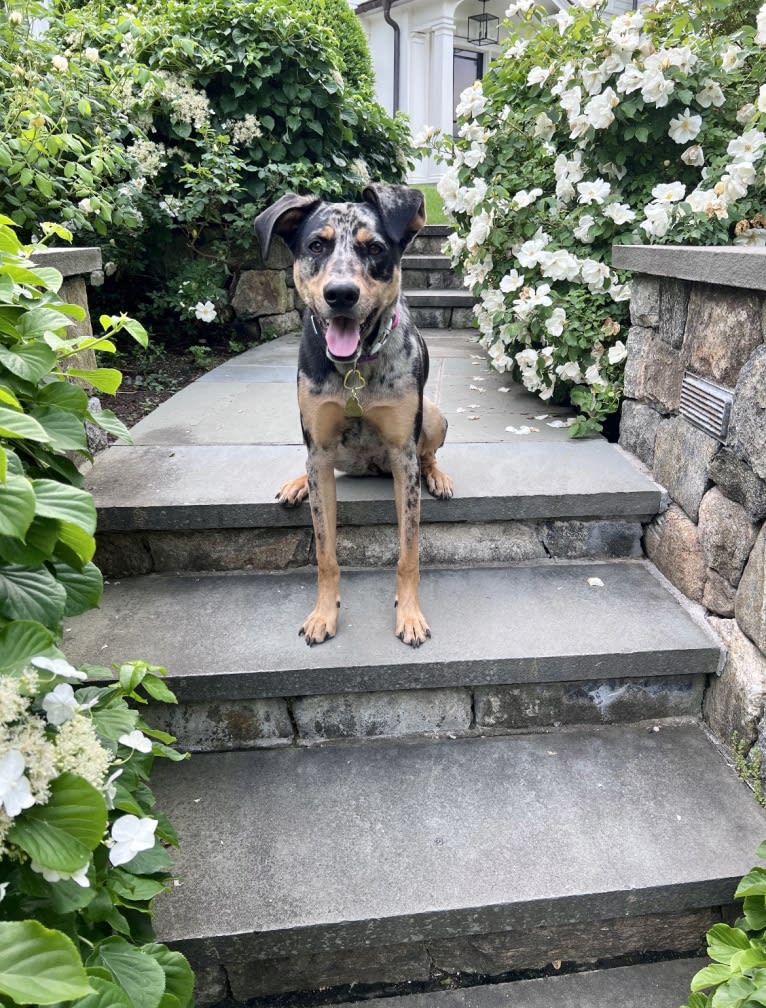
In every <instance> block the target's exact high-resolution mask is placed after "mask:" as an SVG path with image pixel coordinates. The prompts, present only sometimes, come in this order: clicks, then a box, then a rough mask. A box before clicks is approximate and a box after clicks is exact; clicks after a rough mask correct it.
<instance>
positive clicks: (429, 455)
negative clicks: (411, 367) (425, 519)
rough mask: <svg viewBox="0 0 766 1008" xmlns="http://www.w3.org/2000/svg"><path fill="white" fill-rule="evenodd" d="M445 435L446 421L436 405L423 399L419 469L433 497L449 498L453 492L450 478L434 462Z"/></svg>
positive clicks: (419, 441)
mask: <svg viewBox="0 0 766 1008" xmlns="http://www.w3.org/2000/svg"><path fill="white" fill-rule="evenodd" d="M446 436H447V421H446V420H445V418H444V416H443V415H442V412H441V410H440V409H439V407H438V406H436V405H435V404H434V403H432V402H431V400H430V399H426V398H424V399H423V427H422V430H421V432H420V438H419V440H418V457H419V458H420V471H421V473H422V475H423V477H424V479H425V481H426V486H427V487H428V492H429V493H430V494H431V495H432V496H433V497H441V498H449V497H451V496H452V494H453V487H452V480H451V479H450V478H449V476H448V475H447V474H446V473H445V472H443V471H442V470H441V469H439V467H438V466H437V464H436V452H437V450H438V449H439V448H441V446H442V445H443V444H444V439H445V437H446Z"/></svg>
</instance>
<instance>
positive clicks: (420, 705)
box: [292, 689, 471, 741]
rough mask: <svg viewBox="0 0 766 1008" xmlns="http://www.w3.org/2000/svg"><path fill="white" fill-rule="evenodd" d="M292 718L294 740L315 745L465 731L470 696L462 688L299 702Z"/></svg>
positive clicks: (323, 697)
mask: <svg viewBox="0 0 766 1008" xmlns="http://www.w3.org/2000/svg"><path fill="white" fill-rule="evenodd" d="M292 713H293V718H294V720H295V725H296V727H297V729H298V736H299V738H301V739H306V740H312V741H316V740H318V739H334V738H380V737H394V736H400V735H424V734H439V735H445V734H448V733H458V732H461V733H462V732H466V731H468V729H469V728H470V727H471V694H470V692H469V691H468V690H464V689H429V690H391V691H387V692H381V693H346V694H331V695H321V696H309V697H300V698H298V699H297V700H294V701H293V704H292Z"/></svg>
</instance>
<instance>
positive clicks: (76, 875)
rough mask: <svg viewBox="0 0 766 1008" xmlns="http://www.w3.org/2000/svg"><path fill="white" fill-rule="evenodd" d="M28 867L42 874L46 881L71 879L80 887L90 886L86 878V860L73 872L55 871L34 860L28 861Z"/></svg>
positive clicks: (87, 865) (86, 887)
mask: <svg viewBox="0 0 766 1008" xmlns="http://www.w3.org/2000/svg"><path fill="white" fill-rule="evenodd" d="M29 867H30V868H31V869H32V871H34V872H37V874H38V875H42V877H43V878H44V879H45V881H46V882H66V881H67V880H69V879H71V880H72V882H76V883H77V885H78V886H80V888H81V889H89V888H90V880H89V879H88V868H89V867H90V864H89V863H88V862H86V863H85V864H84V865H83V866H82V868H77V869H76V870H75V871H73V872H60V871H55V870H54V869H53V868H46V867H45V866H44V865H41V864H38V863H37V862H36V861H30V863H29Z"/></svg>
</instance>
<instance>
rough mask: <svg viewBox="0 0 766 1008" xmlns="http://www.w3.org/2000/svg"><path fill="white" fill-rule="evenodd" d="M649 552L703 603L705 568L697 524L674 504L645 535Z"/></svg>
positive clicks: (673, 580)
mask: <svg viewBox="0 0 766 1008" xmlns="http://www.w3.org/2000/svg"><path fill="white" fill-rule="evenodd" d="M644 547H645V549H646V555H647V556H648V557H649V559H650V560H651V561H652V563H654V564H655V565H656V566H657V568H658V569H659V570H660V571H661V572H662V573H663V574H664V575H665V577H666V578H667V579H668V580H669V581H670V582H671V583H672V584H674V585H675V586H676V588H678V590H679V591H681V592H683V594H684V595H686V597H687V598H690V599H692V601H693V602H702V596H703V593H704V590H705V580H706V568H705V558H704V556H703V554H702V546H701V545H700V541H699V538H698V537H697V526H696V525H695V524H694V522H692V521H690V519H689V518H688V517H687V516H686V515H685V514H684V512H683V511H682V510H681V508H680V507H678V506H677V505H675V504H673V505H671V506H670V507H669V508H668V510H667V511H666V512H665V513H664V514H661V515H659V516H658V517H657V518H655V519H654V521H653V522H652V524H651V525H649V526H648V527H647V529H646V533H645V534H644Z"/></svg>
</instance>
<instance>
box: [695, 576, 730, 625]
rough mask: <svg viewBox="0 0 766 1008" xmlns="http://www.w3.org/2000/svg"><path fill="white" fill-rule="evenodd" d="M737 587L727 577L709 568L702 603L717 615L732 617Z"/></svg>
mask: <svg viewBox="0 0 766 1008" xmlns="http://www.w3.org/2000/svg"><path fill="white" fill-rule="evenodd" d="M736 594H737V589H736V588H734V587H733V586H732V585H730V584H729V582H728V581H727V580H726V578H724V577H721V575H720V574H717V573H716V572H715V571H714V570H709V571H708V574H707V581H706V582H705V591H704V594H703V596H702V604H703V605H704V606H705V608H706V609H709V610H710V612H712V613H715V615H716V616H724V617H725V618H726V619H731V617H732V616H733V615H734V596H735V595H736Z"/></svg>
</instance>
